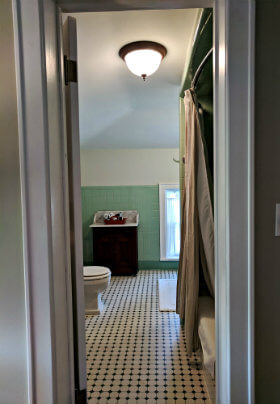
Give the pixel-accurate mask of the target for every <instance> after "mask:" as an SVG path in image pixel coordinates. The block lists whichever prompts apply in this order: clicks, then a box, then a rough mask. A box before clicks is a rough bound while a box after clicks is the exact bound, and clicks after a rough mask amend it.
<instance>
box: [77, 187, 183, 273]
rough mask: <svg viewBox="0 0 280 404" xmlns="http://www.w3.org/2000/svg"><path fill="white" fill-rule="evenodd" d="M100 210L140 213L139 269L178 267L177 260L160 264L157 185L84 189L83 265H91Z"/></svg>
mask: <svg viewBox="0 0 280 404" xmlns="http://www.w3.org/2000/svg"><path fill="white" fill-rule="evenodd" d="M98 210H137V211H138V212H139V227H138V260H139V269H165V268H166V269H167V268H177V267H178V263H177V262H174V261H160V236H159V190H158V185H147V186H111V187H110V186H107V187H99V186H96V187H82V211H83V246H84V264H85V265H90V264H91V263H92V260H93V257H92V229H91V228H89V225H90V224H92V222H93V216H94V214H95V213H96V212H97V211H98Z"/></svg>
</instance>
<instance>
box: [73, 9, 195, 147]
mask: <svg viewBox="0 0 280 404" xmlns="http://www.w3.org/2000/svg"><path fill="white" fill-rule="evenodd" d="M197 14H198V10H197V9H190V10H168V11H165V10H163V11H158V10H156V11H125V12H101V13H80V14H71V15H72V16H74V17H75V18H76V19H77V35H78V77H79V108H80V138H81V147H82V148H97V149H106V148H109V149H113V148H120V149H122V148H172V147H178V139H179V116H178V112H179V111H178V97H179V92H180V83H181V79H182V74H183V70H184V68H185V61H186V54H187V50H188V49H189V48H190V41H192V37H193V32H194V25H195V24H196V22H197ZM137 40H152V41H156V42H160V43H162V44H163V45H164V46H166V48H167V51H168V53H167V56H166V58H165V59H164V60H163V62H162V64H161V66H160V68H159V70H158V71H157V72H156V73H155V74H154V75H152V76H150V77H149V78H148V79H147V81H146V82H143V81H142V79H141V78H139V77H137V76H134V75H133V74H132V73H130V72H129V70H128V69H127V67H126V65H125V63H124V62H123V61H122V60H121V59H120V57H119V56H118V51H119V49H120V48H121V47H122V46H123V45H125V44H127V43H129V42H133V41H137Z"/></svg>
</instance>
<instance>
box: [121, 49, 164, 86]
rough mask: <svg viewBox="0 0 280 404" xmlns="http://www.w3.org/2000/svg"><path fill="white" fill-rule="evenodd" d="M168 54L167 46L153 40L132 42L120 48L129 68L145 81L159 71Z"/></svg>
mask: <svg viewBox="0 0 280 404" xmlns="http://www.w3.org/2000/svg"><path fill="white" fill-rule="evenodd" d="M166 54H167V50H166V48H165V46H163V45H161V44H159V43H157V42H152V41H137V42H131V43H129V44H127V45H125V46H123V47H122V48H121V49H120V50H119V56H120V57H121V58H122V59H123V60H124V61H125V63H126V65H127V67H128V68H129V70H130V71H131V72H132V73H133V74H135V75H136V76H140V77H142V78H143V80H144V81H145V80H146V78H147V76H150V75H151V74H153V73H154V72H155V71H157V69H158V68H159V65H160V63H161V61H162V59H163V58H164V57H165V56H166Z"/></svg>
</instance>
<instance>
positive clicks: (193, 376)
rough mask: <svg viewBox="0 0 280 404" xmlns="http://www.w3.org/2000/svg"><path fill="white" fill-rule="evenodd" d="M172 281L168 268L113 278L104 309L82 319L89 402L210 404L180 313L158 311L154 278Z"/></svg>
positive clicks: (156, 281) (173, 273) (104, 299)
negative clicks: (188, 347)
mask: <svg viewBox="0 0 280 404" xmlns="http://www.w3.org/2000/svg"><path fill="white" fill-rule="evenodd" d="M175 277H176V271H172V270H164V271H139V273H138V275H137V277H112V279H111V285H110V287H109V288H108V289H107V290H106V291H105V293H104V294H103V301H104V303H105V307H104V311H103V312H102V313H101V315H99V316H86V343H87V378H88V400H89V401H88V402H89V404H95V403H96V404H97V403H98V404H102V403H108V404H113V403H118V404H123V403H127V404H130V403H138V404H139V403H140V404H141V403H143V404H144V403H147V404H148V403H158V404H161V403H174V404H175V403H176V404H180V403H195V404H202V403H204V404H208V403H211V401H210V398H209V394H208V392H207V388H206V384H205V375H204V371H203V370H202V368H201V360H200V357H199V355H197V354H194V355H193V357H192V358H190V357H188V356H187V355H186V350H185V341H184V334H183V330H182V329H181V327H180V321H179V318H178V315H177V314H176V313H174V312H160V311H159V308H158V279H159V278H175Z"/></svg>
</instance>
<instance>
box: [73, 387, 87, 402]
mask: <svg viewBox="0 0 280 404" xmlns="http://www.w3.org/2000/svg"><path fill="white" fill-rule="evenodd" d="M75 404H87V391H86V389H84V390H78V389H75Z"/></svg>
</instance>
